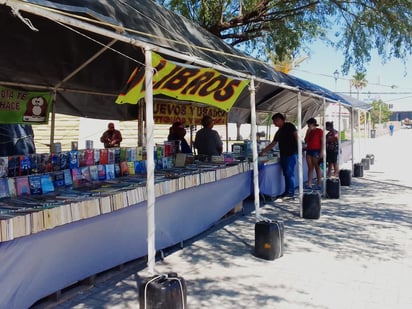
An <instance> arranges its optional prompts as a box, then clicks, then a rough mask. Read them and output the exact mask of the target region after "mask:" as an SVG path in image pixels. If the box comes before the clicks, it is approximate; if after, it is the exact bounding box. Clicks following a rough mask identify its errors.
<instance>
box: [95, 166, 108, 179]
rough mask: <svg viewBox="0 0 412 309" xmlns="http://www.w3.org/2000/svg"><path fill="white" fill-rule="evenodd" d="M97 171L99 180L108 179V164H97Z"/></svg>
mask: <svg viewBox="0 0 412 309" xmlns="http://www.w3.org/2000/svg"><path fill="white" fill-rule="evenodd" d="M97 173H98V175H99V180H106V166H105V165H103V164H99V165H98V166H97Z"/></svg>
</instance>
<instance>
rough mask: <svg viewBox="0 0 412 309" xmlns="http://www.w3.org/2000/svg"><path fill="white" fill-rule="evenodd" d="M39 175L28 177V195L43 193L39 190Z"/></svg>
mask: <svg viewBox="0 0 412 309" xmlns="http://www.w3.org/2000/svg"><path fill="white" fill-rule="evenodd" d="M40 178H41V177H40V175H31V176H29V184H30V194H31V195H41V194H42V193H43V191H42V188H41V179H40Z"/></svg>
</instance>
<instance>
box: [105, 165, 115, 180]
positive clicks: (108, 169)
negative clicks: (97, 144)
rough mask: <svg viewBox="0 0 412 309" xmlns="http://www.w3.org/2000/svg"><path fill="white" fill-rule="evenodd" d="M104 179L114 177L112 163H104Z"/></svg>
mask: <svg viewBox="0 0 412 309" xmlns="http://www.w3.org/2000/svg"><path fill="white" fill-rule="evenodd" d="M106 179H107V180H110V179H115V176H114V164H106Z"/></svg>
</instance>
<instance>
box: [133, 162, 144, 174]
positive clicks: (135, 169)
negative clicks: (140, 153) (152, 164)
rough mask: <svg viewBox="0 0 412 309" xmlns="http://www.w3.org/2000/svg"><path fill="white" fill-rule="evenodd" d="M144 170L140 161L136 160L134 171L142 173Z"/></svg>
mask: <svg viewBox="0 0 412 309" xmlns="http://www.w3.org/2000/svg"><path fill="white" fill-rule="evenodd" d="M141 172H142V167H141V165H140V161H134V173H135V174H140V173H141Z"/></svg>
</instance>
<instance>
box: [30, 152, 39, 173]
mask: <svg viewBox="0 0 412 309" xmlns="http://www.w3.org/2000/svg"><path fill="white" fill-rule="evenodd" d="M30 160H31V173H32V174H38V173H40V172H39V169H40V163H41V154H39V153H33V154H30Z"/></svg>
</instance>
